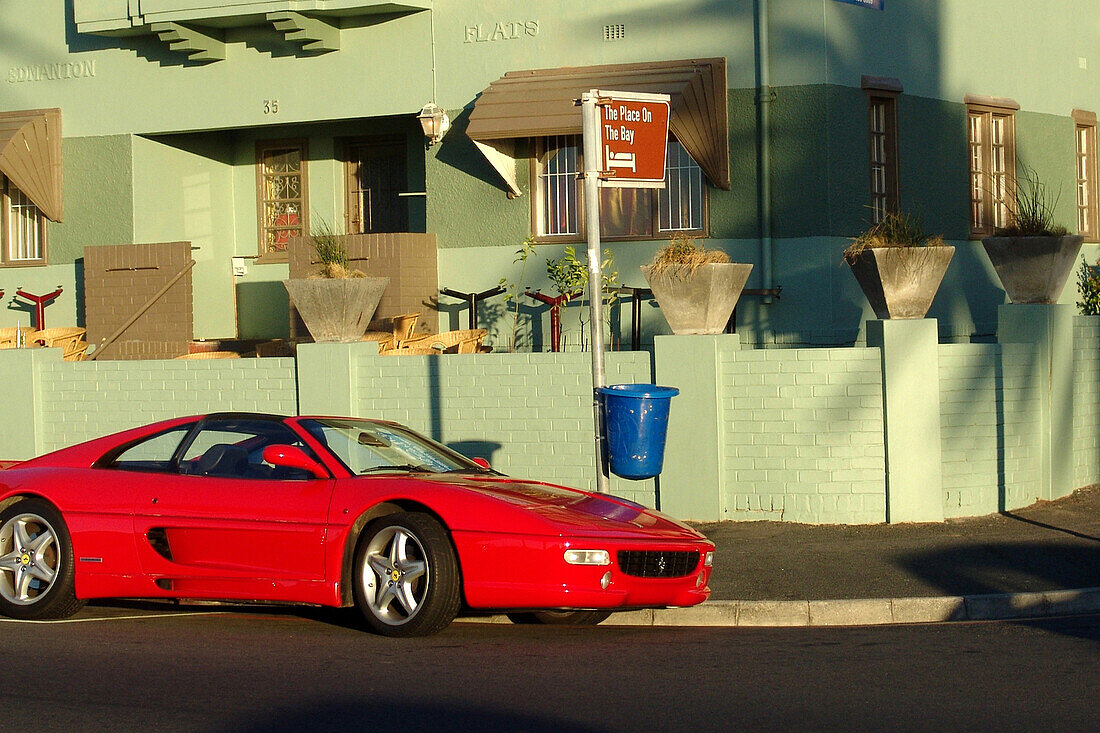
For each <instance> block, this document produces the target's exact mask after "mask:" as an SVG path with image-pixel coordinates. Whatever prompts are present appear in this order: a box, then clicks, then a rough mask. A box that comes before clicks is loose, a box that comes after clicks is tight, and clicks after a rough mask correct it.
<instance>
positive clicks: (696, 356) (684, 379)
mask: <svg viewBox="0 0 1100 733" xmlns="http://www.w3.org/2000/svg"><path fill="white" fill-rule="evenodd" d="M737 348H740V337H739V336H737V335H736V334H721V335H717V336H709V335H691V336H657V337H656V338H655V339H654V343H653V350H654V354H653V362H654V370H653V373H654V381H655V382H657V384H659V385H661V386H665V387H677V388H679V390H680V394H678V395H677V396H675V397H673V398H672V404H671V410H670V413H669V420H668V440H667V442H666V444H665V461H664V468H663V470H662V471H661V475H660V477H659V478H658V498H659V503H660V508H661V511H663V512H665V513H667V514H671V515H672V516H674V517H677V518H679V519H692V520H695V521H701V522H715V521H718V520H721V519H725V516H724V507H723V506H722V423H721V419H720V415H719V409H718V408H719V400H720V399H721V395H722V384H721V379H720V374H719V368H720V359H719V356H720V354H721V353H722V351H725V350H729V349H737Z"/></svg>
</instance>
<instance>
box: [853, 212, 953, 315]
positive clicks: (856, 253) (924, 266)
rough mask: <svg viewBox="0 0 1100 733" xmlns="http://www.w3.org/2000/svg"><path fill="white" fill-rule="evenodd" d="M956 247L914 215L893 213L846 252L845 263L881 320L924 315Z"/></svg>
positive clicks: (930, 304) (862, 235)
mask: <svg viewBox="0 0 1100 733" xmlns="http://www.w3.org/2000/svg"><path fill="white" fill-rule="evenodd" d="M954 254H955V248H954V247H951V246H949V245H947V244H945V243H944V241H943V237H942V236H938V235H937V236H935V237H929V236H927V235H926V234H925V233H924V232H923V230H922V228H921V226H920V223H919V222H918V221H917V220H916V219H915V218H913V217H912V216H911V215H909V214H905V213H901V212H892V211H891V212H887V213H886V214H884V215H883V217H882V219H880V220H879V221H878V222H877V223H875V224H874V225H872V226H871V227H870V228H869V229H867V231H865V232H863V233H861V234H860V235H859V236H858V237H856V238H854V239H853V240H852V243H851V244H850V245H849V246H848V248H847V249H846V250H844V261H845V262H847V263H848V266H849V267H850V268H851V269H852V274H853V275H854V276H855V278H856V282H858V283H859V287H860V288H861V289H862V290H863V294H864V295H865V296H866V297H867V301H868V302H869V303H870V304H871V308H872V309H873V310H874V311H875V316H877V317H878V318H881V319H889V318H924V316H925V315H926V314H927V313H928V309H929V308H930V307H931V306H932V299H933V298H935V297H936V291H938V290H939V288H940V283H941V282H943V275H944V273H945V272H947V266H948V265H949V264H951V258H952V256H954Z"/></svg>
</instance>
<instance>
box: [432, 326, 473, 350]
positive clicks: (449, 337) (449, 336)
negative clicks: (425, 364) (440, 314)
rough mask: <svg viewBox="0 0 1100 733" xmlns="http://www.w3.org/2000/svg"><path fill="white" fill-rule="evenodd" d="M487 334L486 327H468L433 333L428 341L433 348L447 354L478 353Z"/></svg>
mask: <svg viewBox="0 0 1100 733" xmlns="http://www.w3.org/2000/svg"><path fill="white" fill-rule="evenodd" d="M487 335H489V332H488V331H487V330H486V329H484V328H468V329H465V330H460V331H444V332H443V333H437V334H433V335H431V336H429V337H428V338H427V339H426V341H427V343H428V345H430V346H431V347H432V348H435V349H439V350H440V351H442V352H444V353H447V354H476V353H478V351H480V350H481V342H482V341H483V340H484V339H485V337H486V336H487Z"/></svg>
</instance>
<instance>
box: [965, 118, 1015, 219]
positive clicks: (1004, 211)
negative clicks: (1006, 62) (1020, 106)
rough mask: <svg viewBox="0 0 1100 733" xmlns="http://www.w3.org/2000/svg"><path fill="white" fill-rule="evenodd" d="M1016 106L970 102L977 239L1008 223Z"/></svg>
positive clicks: (972, 193)
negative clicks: (997, 105)
mask: <svg viewBox="0 0 1100 733" xmlns="http://www.w3.org/2000/svg"><path fill="white" fill-rule="evenodd" d="M1014 115H1015V110H1014V109H1012V108H1008V107H995V106H990V105H977V104H968V105H967V124H968V147H969V153H970V235H971V238H974V239H977V238H981V237H984V236H988V235H991V234H994V233H995V232H996V230H997V229H1001V228H1003V227H1006V226H1008V224H1009V222H1010V220H1011V218H1012V209H1011V201H1012V192H1013V190H1014V189H1015V185H1016V175H1015V174H1016V131H1015V116H1014Z"/></svg>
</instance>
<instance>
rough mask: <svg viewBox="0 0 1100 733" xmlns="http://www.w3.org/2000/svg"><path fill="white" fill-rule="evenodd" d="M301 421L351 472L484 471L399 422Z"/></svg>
mask: <svg viewBox="0 0 1100 733" xmlns="http://www.w3.org/2000/svg"><path fill="white" fill-rule="evenodd" d="M301 425H302V427H303V428H305V429H306V430H307V431H309V433H310V434H311V435H312V436H313V437H315V438H316V439H317V440H318V441H319V442H321V443H322V444H323V445H325V446H326V447H328V449H329V450H330V451H332V453H333V455H335V456H336V457H337V458H339V459H340V461H341V462H343V464H344V466H345V467H346V468H347V469H348V471H350V472H351V473H352V474H355V475H362V474H384V473H390V472H427V473H460V472H478V473H485V472H486V469H484V468H482V467H481V466H479V465H477V464H476V463H474V462H473V461H471V460H469V459H467V458H465V457H463V456H461V455H459V454H458V453H455V452H454V451H452V450H451V449H450V448H447V447H445V446H442V445H440V444H439V443H436V442H435V441H433V440H429V439H428V438H425V437H424V436H422V435H418V434H417V433H414V432H413V431H411V430H409V429H408V428H404V427H401V426H400V425H394V424H392V423H379V422H372V421H370V420H336V419H328V418H326V419H310V420H303V421H302V422H301Z"/></svg>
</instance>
